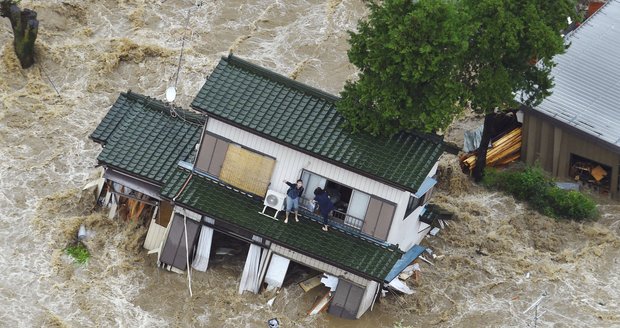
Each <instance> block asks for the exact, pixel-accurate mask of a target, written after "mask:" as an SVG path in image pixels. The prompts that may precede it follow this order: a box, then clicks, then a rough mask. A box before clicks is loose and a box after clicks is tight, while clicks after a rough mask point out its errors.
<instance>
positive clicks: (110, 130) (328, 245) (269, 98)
mask: <svg viewBox="0 0 620 328" xmlns="http://www.w3.org/2000/svg"><path fill="white" fill-rule="evenodd" d="M337 101H338V98H337V97H335V96H333V95H330V94H328V93H325V92H323V91H320V90H318V89H315V88H312V87H310V86H308V85H305V84H302V83H299V82H297V81H294V80H292V79H289V78H287V77H285V76H282V75H279V74H276V73H274V72H272V71H269V70H267V69H265V68H262V67H259V66H257V65H255V64H252V63H250V62H248V61H245V60H242V59H240V58H238V57H235V56H233V55H229V56H227V57H223V58H222V59H221V61H220V62H219V64H218V65H217V67H215V69H214V71H213V72H212V73H211V74H210V76H209V77H208V78H207V80H206V83H205V84H204V86H203V87H202V89H201V90H200V92H199V93H198V95H197V96H196V98H195V99H194V101H193V102H192V105H191V107H192V110H191V111H188V110H183V109H181V108H177V107H174V106H172V105H171V104H167V103H165V102H161V101H158V100H155V99H152V98H149V97H145V96H141V95H137V94H135V93H131V92H129V93H123V94H121V96H120V97H119V98H118V100H117V102H116V104H115V105H114V106H112V108H111V109H110V111H109V113H108V115H107V116H106V117H105V118H104V119H103V121H102V122H101V124H100V125H99V126H98V127H97V129H96V130H95V132H94V133H93V134H92V136H91V138H92V139H93V140H95V141H97V142H99V143H101V144H102V145H103V146H104V148H103V151H102V152H101V154H100V155H99V157H98V161H99V164H100V165H102V166H103V167H104V168H105V175H104V177H105V178H106V179H107V181H108V186H109V188H108V190H109V193H108V194H109V195H110V196H108V197H107V199H108V200H106V201H107V202H110V203H112V207H113V208H112V209H111V210H110V211H111V214H110V217H114V216H115V215H117V214H116V213H117V212H118V211H120V206H124V207H125V208H126V209H125V210H124V211H125V215H129V216H136V215H138V214H139V215H145V214H144V213H146V215H147V216H148V221H149V222H150V227H149V231H148V234H147V237H146V241H145V248H147V249H149V250H151V251H153V252H156V253H158V263H159V264H160V265H161V266H162V267H165V268H168V269H171V270H174V271H185V270H187V268H188V267H189V266H191V267H192V268H194V270H198V271H205V270H206V273H204V274H208V272H209V271H208V269H207V268H208V265H209V260H210V258H211V254H212V253H213V250H212V240H213V236H214V234H223V235H226V236H227V237H228V238H235V239H238V240H241V241H243V242H245V243H247V245H249V247H248V248H247V255H245V253H244V256H246V259H245V265H244V268H243V272H242V273H241V276H240V277H239V292H240V293H243V292H252V293H258V292H260V291H261V289H262V288H263V287H264V286H271V287H280V286H282V282H283V280H284V277H285V275H286V272H287V269H288V268H289V266H290V264H291V263H297V264H300V265H303V266H305V267H308V268H311V269H313V270H316V271H319V272H322V273H325V274H326V275H329V276H332V277H336V278H337V281H338V283H337V286H335V290H334V292H333V297H332V299H331V302H330V304H329V307H328V312H329V313H331V314H333V315H335V316H339V317H343V318H351V319H354V318H359V317H360V316H362V315H363V314H364V313H365V312H366V311H367V310H368V309H369V308H370V307H371V305H372V304H373V303H374V301H375V300H376V298H377V296H378V295H379V293H380V291H381V288H382V287H383V286H384V285H385V284H387V283H389V282H390V281H391V280H393V279H394V278H395V277H396V276H397V275H398V274H399V273H400V271H402V270H403V269H404V268H405V267H406V266H407V265H408V264H410V263H411V261H413V259H414V258H415V257H417V256H418V255H419V254H420V253H421V252H422V251H423V249H424V248H422V247H420V246H419V245H418V244H419V243H420V241H421V239H422V238H423V237H424V236H425V235H426V234H427V233H428V231H429V230H430V228H431V227H430V226H429V225H428V224H426V223H424V222H422V221H421V220H420V216H421V214H423V213H424V211H425V206H426V204H427V203H428V201H429V198H430V197H431V194H432V190H433V186H434V185H435V183H436V180H435V178H434V177H435V174H436V171H437V166H438V159H439V156H440V155H441V153H442V151H443V143H442V140H441V139H440V138H439V137H437V136H435V135H426V134H416V133H400V134H397V135H395V136H392V137H389V138H386V137H376V136H371V135H369V134H366V133H361V132H360V133H352V132H351V131H350V130H348V129H347V127H346V125H345V120H344V118H343V117H342V116H341V115H340V114H339V113H338V112H337V110H336V108H335V104H336V102H337ZM285 180H286V181H291V182H295V181H297V180H302V182H303V185H304V191H303V193H302V195H301V198H300V209H299V218H300V220H299V222H296V221H295V220H294V219H292V216H291V217H290V218H289V220H288V223H284V215H285V214H284V211H285V202H286V192H287V189H288V188H289V186H288V185H287V184H285V183H284V182H283V181H285ZM317 187H320V188H322V189H323V190H325V191H326V192H327V193H328V195H329V199H330V201H331V202H332V204H333V211H331V213H330V215H329V220H328V225H329V229H328V231H324V230H322V229H321V227H322V223H323V218H322V217H321V215H319V214H318V212H316V211H315V209H314V206H313V204H312V202H311V201H312V199H313V198H314V190H315V189H316V188H317ZM123 200H124V203H123ZM119 204H120V205H119ZM140 204H142V205H140Z"/></svg>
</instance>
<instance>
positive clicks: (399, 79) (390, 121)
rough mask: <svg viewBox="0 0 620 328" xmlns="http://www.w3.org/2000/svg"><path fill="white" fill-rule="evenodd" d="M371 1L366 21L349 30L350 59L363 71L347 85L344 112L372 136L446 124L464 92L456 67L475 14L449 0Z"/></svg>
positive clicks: (439, 127)
mask: <svg viewBox="0 0 620 328" xmlns="http://www.w3.org/2000/svg"><path fill="white" fill-rule="evenodd" d="M369 6H370V9H371V12H370V16H369V18H368V21H363V22H360V25H359V31H358V32H357V33H350V36H351V40H350V43H351V49H350V51H349V60H350V61H351V62H352V63H353V64H355V65H356V66H357V67H358V68H359V69H360V70H361V75H360V76H359V80H358V81H356V82H354V83H352V82H349V83H347V84H346V86H345V88H344V91H343V92H342V94H341V97H342V100H341V101H340V102H339V104H338V108H339V110H340V111H341V112H342V113H343V115H345V117H347V118H348V120H349V122H350V124H351V126H352V127H353V128H355V129H361V130H366V131H368V132H371V133H373V134H379V133H381V132H387V133H389V134H391V133H395V132H398V131H399V130H401V129H402V128H403V127H404V128H406V129H417V130H423V131H434V130H437V129H441V128H444V127H446V126H447V125H448V124H449V123H450V122H451V121H452V117H453V116H454V115H456V114H457V113H458V112H459V111H460V106H458V105H459V103H460V101H461V97H462V95H463V94H464V92H465V90H464V86H463V84H462V83H460V82H459V81H458V77H457V73H458V69H459V66H460V64H461V62H460V61H461V59H462V58H463V55H464V53H465V52H466V50H467V48H468V42H467V39H468V37H469V35H470V34H471V32H472V31H471V29H468V25H467V24H466V22H467V21H468V20H469V18H468V17H467V15H463V14H462V12H459V10H457V7H456V6H454V5H453V4H451V3H448V2H444V1H435V0H420V1H411V0H390V1H384V2H382V5H378V4H375V3H372V2H371V3H370V4H369Z"/></svg>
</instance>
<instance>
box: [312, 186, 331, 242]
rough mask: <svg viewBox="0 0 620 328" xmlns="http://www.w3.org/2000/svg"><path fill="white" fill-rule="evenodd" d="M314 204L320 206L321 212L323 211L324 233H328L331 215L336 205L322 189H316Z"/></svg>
mask: <svg viewBox="0 0 620 328" xmlns="http://www.w3.org/2000/svg"><path fill="white" fill-rule="evenodd" d="M313 202H315V203H318V204H319V210H321V216H322V217H323V231H327V227H328V224H327V222H328V219H329V213H330V212H331V211H332V210H333V209H334V203H332V201H331V200H330V199H329V195H327V191H325V190H323V189H321V187H317V188H316V189H314V200H313Z"/></svg>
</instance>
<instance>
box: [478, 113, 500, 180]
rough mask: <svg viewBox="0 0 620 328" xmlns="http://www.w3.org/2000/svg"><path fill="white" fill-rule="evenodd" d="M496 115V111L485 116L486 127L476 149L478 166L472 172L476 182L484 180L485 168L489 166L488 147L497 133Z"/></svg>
mask: <svg viewBox="0 0 620 328" xmlns="http://www.w3.org/2000/svg"><path fill="white" fill-rule="evenodd" d="M496 115H497V114H495V113H490V114H486V115H485V116H484V127H483V128H482V137H480V146H478V150H477V151H476V153H477V154H476V166H475V167H474V171H473V172H472V175H473V176H474V181H476V182H480V181H482V178H483V176H484V168H485V167H486V166H487V148H488V147H489V142H490V141H491V138H492V137H493V135H494V134H495V128H494V127H495V124H494V123H495V116H496Z"/></svg>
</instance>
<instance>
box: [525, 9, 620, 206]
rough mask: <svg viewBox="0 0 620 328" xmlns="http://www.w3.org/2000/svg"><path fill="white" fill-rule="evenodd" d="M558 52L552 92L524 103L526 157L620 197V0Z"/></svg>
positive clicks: (593, 18)
mask: <svg viewBox="0 0 620 328" xmlns="http://www.w3.org/2000/svg"><path fill="white" fill-rule="evenodd" d="M566 41H567V43H570V47H569V48H568V49H567V50H566V52H565V53H563V54H560V55H557V56H555V57H554V58H553V61H554V62H555V63H556V66H555V67H553V69H552V70H551V76H552V77H553V82H554V87H553V89H552V90H551V91H552V92H553V93H552V94H551V95H550V96H549V97H547V98H545V99H544V100H543V101H542V103H541V104H539V105H537V106H534V107H533V108H524V114H525V115H524V120H523V147H522V148H521V153H522V155H521V158H523V159H524V161H525V162H526V163H527V164H530V165H533V164H535V163H538V164H539V165H540V166H541V167H542V168H543V169H545V170H547V171H549V172H551V173H552V174H553V176H556V177H568V178H571V179H574V180H576V181H578V182H580V183H582V184H585V185H588V186H590V187H592V188H593V189H595V190H598V191H599V192H600V193H602V194H607V195H609V196H610V197H612V198H614V199H616V200H617V199H620V174H619V172H620V171H619V170H620V84H619V83H618V76H620V62H618V58H619V57H620V1H619V0H609V1H607V3H606V4H604V5H602V7H601V8H600V9H599V10H598V11H597V12H596V13H594V14H593V15H592V16H590V17H589V18H588V19H587V20H586V21H585V22H584V23H583V24H582V25H581V26H579V27H578V28H577V29H575V30H573V31H572V32H570V33H569V34H568V35H567V36H566Z"/></svg>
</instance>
